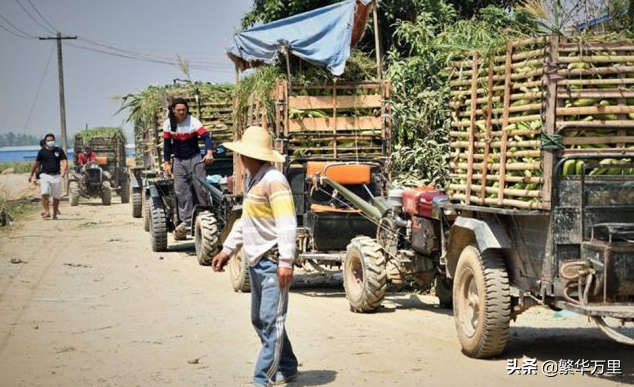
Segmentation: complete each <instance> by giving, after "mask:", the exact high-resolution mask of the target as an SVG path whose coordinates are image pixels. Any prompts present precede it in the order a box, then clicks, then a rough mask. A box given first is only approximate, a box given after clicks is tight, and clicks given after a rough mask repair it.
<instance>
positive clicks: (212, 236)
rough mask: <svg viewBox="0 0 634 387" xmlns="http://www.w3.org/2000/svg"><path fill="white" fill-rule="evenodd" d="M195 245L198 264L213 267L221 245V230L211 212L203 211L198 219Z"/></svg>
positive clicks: (195, 228) (195, 229) (195, 227)
mask: <svg viewBox="0 0 634 387" xmlns="http://www.w3.org/2000/svg"><path fill="white" fill-rule="evenodd" d="M194 245H195V246H196V257H198V263H199V264H201V265H202V266H209V265H211V259H212V258H213V257H214V255H215V254H216V253H217V252H218V247H219V245H220V230H218V222H217V221H216V218H215V217H214V216H213V215H212V214H211V212H209V211H203V212H201V213H200V214H198V216H197V217H196V224H195V226H194Z"/></svg>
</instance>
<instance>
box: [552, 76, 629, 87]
mask: <svg viewBox="0 0 634 387" xmlns="http://www.w3.org/2000/svg"><path fill="white" fill-rule="evenodd" d="M631 84H634V78H622V79H562V80H559V81H557V85H558V86H567V85H579V86H591V85H631Z"/></svg>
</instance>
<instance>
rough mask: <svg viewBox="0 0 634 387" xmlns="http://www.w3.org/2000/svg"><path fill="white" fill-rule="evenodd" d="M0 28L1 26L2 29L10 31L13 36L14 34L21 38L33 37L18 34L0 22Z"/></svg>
mask: <svg viewBox="0 0 634 387" xmlns="http://www.w3.org/2000/svg"><path fill="white" fill-rule="evenodd" d="M0 28H2V29H3V30H5V31H7V32H8V33H10V34H11V35H13V36H16V37H18V38H23V39H33V38H31V37H28V36H26V35H20V34H16V33H15V32H13V31H11V30H10V29H8V28H7V27H5V26H3V25H2V24H0Z"/></svg>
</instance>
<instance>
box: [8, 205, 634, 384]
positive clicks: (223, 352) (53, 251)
mask: <svg viewBox="0 0 634 387" xmlns="http://www.w3.org/2000/svg"><path fill="white" fill-rule="evenodd" d="M115 203H116V204H113V205H112V206H110V207H102V206H100V205H99V204H98V203H97V202H94V203H88V204H83V203H82V204H81V205H80V207H68V205H67V203H63V207H62V212H63V215H62V217H61V220H59V221H43V220H40V219H38V218H37V216H36V215H33V217H32V218H31V219H27V220H26V221H24V222H23V223H22V225H21V226H19V227H18V228H17V229H13V230H11V231H9V232H7V231H3V232H1V233H0V385H1V386H160V385H170V386H172V385H173V386H242V385H243V384H244V383H247V382H249V380H250V377H251V373H252V368H253V363H254V360H255V356H256V353H257V351H258V349H259V343H258V340H257V338H256V335H255V333H254V331H253V330H252V328H251V325H250V321H249V295H247V294H237V293H234V292H233V291H232V289H231V288H230V285H229V279H228V275H227V274H226V273H222V274H215V273H212V271H211V270H210V269H209V268H205V267H200V266H198V264H197V262H196V259H195V257H194V256H193V255H192V254H191V252H190V251H191V250H193V244H192V243H191V241H189V242H184V243H180V244H179V245H177V246H176V247H173V248H172V249H171V250H170V251H169V252H166V253H153V252H152V251H151V250H150V247H149V238H148V236H147V234H146V233H145V232H144V231H143V229H142V225H141V220H139V219H133V218H132V217H131V216H130V213H131V209H130V206H129V205H121V204H118V203H119V201H118V198H116V199H115ZM170 242H171V241H170ZM12 259H13V260H14V262H19V261H22V263H11V260H12ZM555 316H563V317H560V318H557V317H555ZM453 324H454V323H453V318H452V315H451V311H449V310H446V309H442V308H439V307H438V305H437V303H436V300H435V298H434V297H430V296H418V295H411V294H395V293H392V294H389V295H388V297H387V301H386V302H385V303H384V307H383V308H382V309H381V310H380V311H379V313H376V314H371V315H359V314H353V313H351V312H349V311H348V304H347V301H346V300H345V297H344V295H343V291H342V289H340V288H334V289H309V288H305V287H303V288H300V289H295V290H293V292H292V295H291V299H290V309H289V317H288V330H289V335H290V337H291V340H292V342H293V344H294V347H295V351H296V353H297V356H298V357H299V359H300V362H301V366H300V372H301V373H302V375H301V377H300V378H299V379H298V380H297V381H296V382H294V383H291V384H289V385H290V386H322V385H323V386H484V385H486V386H509V385H511V383H512V385H514V386H535V385H537V384H539V385H542V386H555V385H557V386H561V385H566V386H572V385H574V386H612V385H619V384H625V385H631V384H634V350H633V349H632V348H631V347H626V346H623V345H619V344H616V343H614V342H612V341H610V340H609V339H607V338H605V337H604V336H603V335H602V334H601V333H600V332H599V331H598V329H597V328H595V327H594V326H593V325H591V324H590V323H589V322H588V321H587V320H586V319H585V318H582V317H579V316H576V315H567V314H563V315H562V314H559V315H556V314H555V313H554V312H552V311H550V310H546V309H541V308H534V309H532V310H529V311H528V312H526V313H525V314H523V315H521V316H520V317H519V318H518V321H517V322H516V323H513V324H512V328H511V340H510V343H509V345H508V347H507V350H506V352H505V353H504V354H503V356H502V357H501V358H499V359H496V360H487V361H485V360H473V359H469V358H467V357H466V356H464V355H462V354H461V352H460V347H459V344H458V341H457V338H456V335H455V332H454V325H453ZM526 358H534V359H537V364H538V368H537V375H521V376H520V375H517V374H515V375H507V364H508V362H509V359H511V360H510V361H513V360H512V359H516V360H517V362H518V366H522V365H523V364H524V362H525V361H526V360H525V359H526ZM582 359H586V360H595V361H602V362H603V364H605V365H606V366H607V361H608V360H620V363H621V364H620V369H621V371H622V373H623V375H622V376H610V377H608V376H605V375H603V376H599V375H594V376H589V375H587V372H586V375H584V376H582V375H580V374H579V372H575V374H574V375H570V374H568V375H557V376H555V377H546V376H544V374H543V373H542V370H541V365H542V364H543V363H544V362H547V361H549V360H550V361H555V362H559V360H573V362H574V361H576V360H582ZM598 364H600V363H598ZM605 371H607V369H604V374H605V373H606V372H605ZM597 373H598V372H597Z"/></svg>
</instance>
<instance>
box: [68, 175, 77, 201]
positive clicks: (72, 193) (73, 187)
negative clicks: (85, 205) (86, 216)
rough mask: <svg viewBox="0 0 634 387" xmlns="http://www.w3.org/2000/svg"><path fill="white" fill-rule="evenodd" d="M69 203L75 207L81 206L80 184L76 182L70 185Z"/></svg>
mask: <svg viewBox="0 0 634 387" xmlns="http://www.w3.org/2000/svg"><path fill="white" fill-rule="evenodd" d="M68 201H69V202H70V205H71V206H73V207H75V206H77V205H79V183H77V182H76V181H71V182H70V183H68Z"/></svg>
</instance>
